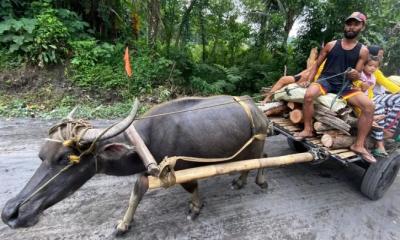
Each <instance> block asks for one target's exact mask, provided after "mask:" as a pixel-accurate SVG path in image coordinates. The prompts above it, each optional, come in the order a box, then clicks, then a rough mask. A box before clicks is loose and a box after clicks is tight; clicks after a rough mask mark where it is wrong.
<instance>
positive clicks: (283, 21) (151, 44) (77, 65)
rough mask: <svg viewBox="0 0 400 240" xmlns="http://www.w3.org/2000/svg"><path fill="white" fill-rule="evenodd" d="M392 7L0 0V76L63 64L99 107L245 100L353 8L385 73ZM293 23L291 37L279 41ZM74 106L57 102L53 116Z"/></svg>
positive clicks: (389, 69)
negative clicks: (218, 97) (206, 98)
mask: <svg viewBox="0 0 400 240" xmlns="http://www.w3.org/2000/svg"><path fill="white" fill-rule="evenodd" d="M399 9H400V5H399V2H398V0H382V1H371V0H361V1H356V0H350V1H348V0H326V1H320V0H310V1H298V0H279V1H254V0H238V1H229V0H219V1H215V0H193V1H178V0H159V1H88V0H82V1H64V0H27V1H14V0H0V20H1V22H0V55H1V56H0V69H2V70H4V69H9V68H13V67H15V66H18V65H21V63H28V65H29V64H34V65H37V64H39V65H40V66H44V65H51V64H54V63H63V64H66V65H67V70H66V73H67V78H68V80H71V81H72V82H73V83H74V87H76V88H81V89H84V91H85V95H86V94H87V95H90V97H91V98H96V97H97V100H98V102H96V104H98V105H99V104H103V105H101V106H105V105H106V104H105V103H104V102H106V103H109V102H112V101H125V100H126V101H128V99H131V98H132V96H146V97H147V95H149V94H150V95H152V96H153V98H151V99H152V100H150V101H155V102H158V101H164V100H167V99H170V98H173V97H176V96H181V95H188V94H196V95H197V94H200V95H211V94H233V95H241V94H253V93H257V92H259V90H260V89H261V88H262V87H264V86H267V85H272V84H273V83H275V82H276V80H278V79H279V77H280V76H282V75H283V72H284V68H285V67H286V69H287V74H290V75H291V74H296V73H298V72H299V71H301V70H302V69H304V67H305V65H306V59H307V57H308V55H309V52H310V49H311V48H312V47H317V46H321V45H322V43H326V42H328V41H331V40H332V39H335V38H341V37H342V31H343V20H344V19H345V18H346V17H347V16H348V15H349V14H350V13H351V12H353V11H363V12H365V13H366V15H367V16H368V24H367V27H366V29H365V31H364V32H363V33H362V34H361V42H362V43H364V44H380V45H381V46H383V47H384V49H385V52H386V56H385V65H383V66H382V68H383V69H384V71H385V73H387V75H389V74H394V73H396V71H398V62H399V61H400V59H399V56H400V50H399V49H400V43H399V42H400V41H399V40H398V35H399V33H400V31H399V29H400V27H399V22H400V10H399ZM299 19H300V20H301V21H300V22H299V24H298V26H299V27H300V31H299V32H298V36H295V37H291V38H290V39H289V41H288V35H289V32H290V31H291V29H292V27H293V26H294V25H296V24H294V23H295V21H296V20H299ZM126 46H129V50H130V59H131V66H132V70H133V76H132V77H127V76H126V73H125V70H124V62H123V53H124V50H125V47H126ZM146 97H144V98H146ZM149 98H150V97H149ZM154 98H155V99H156V100H154ZM74 99H75V98H71V99H70V98H68V97H63V98H61V99H58V102H57V105H58V107H59V108H60V109H61V110H60V111H61V112H62V113H63V111H64V110H65V111H67V109H68V108H69V107H70V106H71V105H72V104H74ZM99 99H100V100H99ZM94 101H95V100H94ZM27 102H31V101H27ZM12 106H13V107H15V109H20V110H18V111H22V110H21V109H23V108H20V107H18V106H19V105H18V104H14V105H12ZM29 106H30V105H29ZM123 106H125V105H121V106H120V108H121V109H124V107H123ZM96 107H97V106H96ZM3 108H4V107H3ZM107 108H108V107H107ZM93 115H95V113H93ZM96 116H97V115H96Z"/></svg>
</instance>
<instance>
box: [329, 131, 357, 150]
mask: <svg viewBox="0 0 400 240" xmlns="http://www.w3.org/2000/svg"><path fill="white" fill-rule="evenodd" d="M354 140H355V137H352V136H345V135H337V136H332V135H329V134H324V135H323V136H322V138H321V142H322V144H323V145H324V146H325V147H327V148H329V149H340V148H348V147H350V146H351V145H352V144H353V143H354Z"/></svg>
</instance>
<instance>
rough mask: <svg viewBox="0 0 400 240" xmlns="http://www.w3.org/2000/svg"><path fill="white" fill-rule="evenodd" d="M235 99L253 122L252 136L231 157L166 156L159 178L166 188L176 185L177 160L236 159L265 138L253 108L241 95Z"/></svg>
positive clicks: (221, 160)
mask: <svg viewBox="0 0 400 240" xmlns="http://www.w3.org/2000/svg"><path fill="white" fill-rule="evenodd" d="M234 100H235V101H236V102H237V103H239V104H240V105H241V106H242V108H243V109H244V111H245V112H246V115H247V117H248V118H249V120H250V123H251V131H252V137H251V138H250V139H249V140H248V141H247V142H246V143H245V144H244V145H243V146H242V147H241V148H240V149H239V150H238V151H237V152H236V153H234V154H233V155H232V156H230V157H225V158H197V157H187V156H174V157H165V158H164V159H163V160H162V161H161V163H160V164H159V167H160V174H159V176H158V177H159V178H160V180H161V183H162V186H163V187H164V188H168V187H170V186H173V185H175V183H176V178H175V170H174V169H175V165H176V162H177V161H179V160H182V161H186V162H197V163H221V162H226V161H230V160H232V159H234V158H235V157H237V156H238V155H239V154H240V153H241V152H242V151H243V150H244V149H246V147H248V146H249V145H250V144H251V143H252V142H253V141H254V140H260V141H262V140H264V139H265V137H266V135H265V134H263V133H258V134H256V133H255V131H256V130H255V124H254V119H253V115H252V114H251V110H250V108H249V106H248V105H247V104H246V103H245V102H243V100H242V99H240V98H239V97H234Z"/></svg>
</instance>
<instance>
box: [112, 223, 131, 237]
mask: <svg viewBox="0 0 400 240" xmlns="http://www.w3.org/2000/svg"><path fill="white" fill-rule="evenodd" d="M130 228H131V225H130V224H127V223H125V222H124V221H119V222H118V224H117V226H116V227H115V229H114V232H113V235H114V236H116V237H119V236H122V235H124V234H125V233H127V232H128V231H129V229H130Z"/></svg>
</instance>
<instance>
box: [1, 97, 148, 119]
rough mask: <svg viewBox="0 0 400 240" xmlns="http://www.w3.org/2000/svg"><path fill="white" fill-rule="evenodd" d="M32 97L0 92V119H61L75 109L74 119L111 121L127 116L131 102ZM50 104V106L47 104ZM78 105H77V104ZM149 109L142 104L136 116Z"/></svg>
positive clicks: (146, 105)
mask: <svg viewBox="0 0 400 240" xmlns="http://www.w3.org/2000/svg"><path fill="white" fill-rule="evenodd" d="M32 99H34V98H33V97H32V96H29V95H27V96H25V97H23V98H21V97H20V96H12V95H5V94H2V93H1V92H0V117H5V118H19V117H31V118H43V119H61V118H63V117H65V116H66V115H68V113H69V112H70V111H71V110H72V109H73V108H74V107H75V106H78V109H77V111H76V113H75V117H76V118H83V119H95V118H103V119H106V118H107V119H113V118H121V117H125V116H126V115H127V114H129V112H130V110H131V108H132V104H133V100H132V101H124V102H115V103H112V104H105V103H101V102H99V101H98V100H92V101H87V100H82V99H73V98H72V97H64V98H62V99H61V100H57V99H54V100H51V99H46V100H45V101H40V102H37V99H36V101H35V100H32ZM49 102H51V104H49ZM78 103H79V104H78ZM150 107H151V105H150V104H142V105H141V106H140V108H139V111H138V115H141V114H143V113H144V112H146V111H147V110H148V109H149V108H150Z"/></svg>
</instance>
